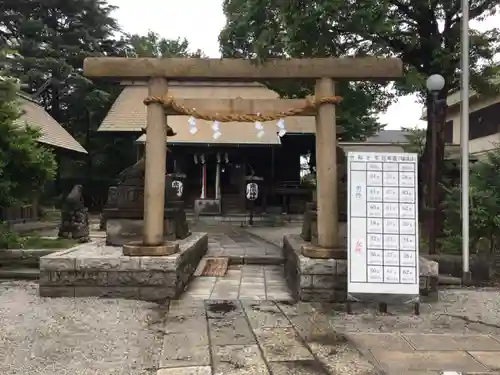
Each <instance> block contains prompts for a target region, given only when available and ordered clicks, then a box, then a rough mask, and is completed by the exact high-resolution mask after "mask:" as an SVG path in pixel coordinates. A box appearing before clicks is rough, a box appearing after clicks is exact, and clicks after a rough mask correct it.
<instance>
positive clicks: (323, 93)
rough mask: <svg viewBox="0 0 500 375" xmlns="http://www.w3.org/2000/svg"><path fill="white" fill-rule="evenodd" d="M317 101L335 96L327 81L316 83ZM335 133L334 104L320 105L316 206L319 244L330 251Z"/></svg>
mask: <svg viewBox="0 0 500 375" xmlns="http://www.w3.org/2000/svg"><path fill="white" fill-rule="evenodd" d="M315 94H316V98H317V99H319V98H322V97H328V96H334V95H335V87H334V82H333V80H332V79H330V78H320V79H318V80H317V81H316V92H315ZM336 146H337V132H336V121H335V105H334V104H322V105H320V107H319V108H318V112H317V114H316V177H317V202H318V203H317V204H318V208H317V209H318V245H319V246H320V247H322V248H327V249H333V248H336V247H337V246H338V245H339V243H338V204H337V153H336Z"/></svg>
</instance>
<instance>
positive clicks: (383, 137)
mask: <svg viewBox="0 0 500 375" xmlns="http://www.w3.org/2000/svg"><path fill="white" fill-rule="evenodd" d="M407 134H408V133H407V132H405V131H403V130H382V131H380V132H378V133H377V134H375V135H372V136H371V137H368V138H367V139H366V140H365V143H408V138H407V137H406V135H407Z"/></svg>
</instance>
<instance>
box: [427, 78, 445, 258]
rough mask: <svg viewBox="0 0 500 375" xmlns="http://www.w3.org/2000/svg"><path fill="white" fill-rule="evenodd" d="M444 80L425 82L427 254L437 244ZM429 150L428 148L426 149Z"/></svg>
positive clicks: (429, 79) (433, 251)
mask: <svg viewBox="0 0 500 375" xmlns="http://www.w3.org/2000/svg"><path fill="white" fill-rule="evenodd" d="M444 85H445V80H444V78H443V76H442V75H440V74H433V75H431V76H430V77H429V78H427V81H426V82H425V86H426V87H427V90H428V91H429V93H430V94H431V98H432V101H431V103H428V104H429V105H430V108H429V109H430V111H429V116H428V119H427V121H428V123H427V126H430V127H431V132H432V133H431V135H432V136H431V145H430V146H431V147H430V150H431V163H430V164H431V173H430V179H429V186H428V187H427V188H428V189H429V203H430V207H428V209H429V211H428V213H429V214H430V215H431V217H430V218H431V220H430V221H429V222H430V225H429V228H428V232H429V233H428V234H429V238H428V246H429V253H431V254H435V253H436V242H437V227H436V226H437V220H436V219H437V215H438V209H437V205H438V196H437V192H438V190H437V185H438V174H437V125H438V121H439V120H440V117H441V110H442V109H443V108H444V106H445V105H446V99H439V92H440V91H441V90H442V89H443V88H444ZM427 149H429V148H427Z"/></svg>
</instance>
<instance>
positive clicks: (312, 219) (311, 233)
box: [301, 146, 347, 244]
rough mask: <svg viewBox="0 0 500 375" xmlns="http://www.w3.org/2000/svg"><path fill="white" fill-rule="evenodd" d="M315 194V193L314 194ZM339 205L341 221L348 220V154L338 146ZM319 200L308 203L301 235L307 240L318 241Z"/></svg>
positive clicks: (314, 242)
mask: <svg viewBox="0 0 500 375" xmlns="http://www.w3.org/2000/svg"><path fill="white" fill-rule="evenodd" d="M313 196H315V194H313ZM337 206H338V218H339V223H345V222H347V156H346V154H345V152H344V150H343V149H342V148H340V147H338V146H337ZM316 210H317V202H316V201H315V199H313V202H311V203H307V204H306V210H305V212H304V221H303V223H302V233H301V237H302V238H303V239H304V240H305V241H311V242H312V243H313V244H316V242H317V235H318V225H317V211H316Z"/></svg>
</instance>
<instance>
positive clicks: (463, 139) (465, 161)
mask: <svg viewBox="0 0 500 375" xmlns="http://www.w3.org/2000/svg"><path fill="white" fill-rule="evenodd" d="M461 42H462V43H461V44H462V48H461V53H462V82H461V86H462V87H461V91H460V92H461V103H462V104H461V108H460V109H461V113H460V120H461V128H460V129H461V132H460V144H461V145H460V146H461V151H462V155H461V157H462V163H461V164H462V173H461V177H462V271H463V281H464V282H469V281H470V278H471V274H470V270H469V0H462V38H461Z"/></svg>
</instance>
